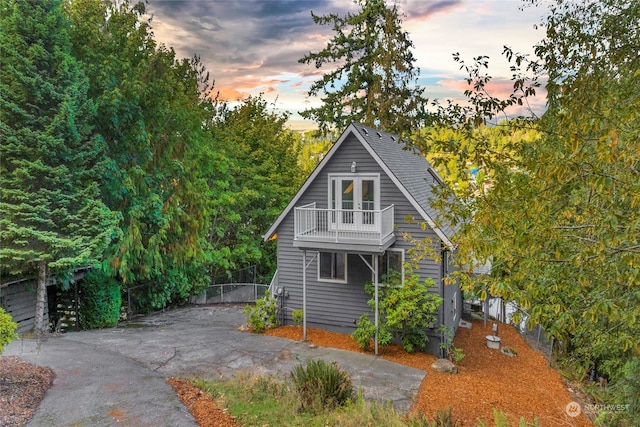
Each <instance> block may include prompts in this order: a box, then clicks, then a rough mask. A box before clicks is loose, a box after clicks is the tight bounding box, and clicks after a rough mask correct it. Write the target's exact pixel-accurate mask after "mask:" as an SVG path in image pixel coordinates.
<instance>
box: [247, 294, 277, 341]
mask: <svg viewBox="0 0 640 427" xmlns="http://www.w3.org/2000/svg"><path fill="white" fill-rule="evenodd" d="M242 312H243V313H244V314H248V315H249V317H248V318H247V325H249V326H250V327H251V329H252V330H253V332H256V333H259V334H260V333H262V332H264V331H265V330H266V329H268V328H273V327H275V326H278V317H277V316H276V299H275V298H272V297H270V296H265V297H262V298H260V299H258V300H257V301H256V303H255V305H253V306H251V305H248V306H246V307H245V308H244V310H242Z"/></svg>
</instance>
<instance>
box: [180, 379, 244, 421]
mask: <svg viewBox="0 0 640 427" xmlns="http://www.w3.org/2000/svg"><path fill="white" fill-rule="evenodd" d="M167 382H168V383H169V384H171V387H173V390H174V391H175V392H176V394H177V395H178V397H179V398H180V400H182V403H184V405H185V406H186V407H187V408H188V409H189V412H191V415H193V418H195V419H196V422H197V423H198V425H199V426H200V427H242V426H241V425H240V424H238V423H237V422H236V419H235V418H234V417H233V416H231V415H229V414H227V413H226V412H224V411H223V410H222V409H220V408H219V407H218V404H217V403H216V401H215V400H214V399H213V397H212V396H211V395H210V394H209V393H206V392H204V391H202V390H200V389H199V388H198V387H196V386H195V385H193V384H191V383H190V382H188V381H185V380H181V379H179V378H169V379H167Z"/></svg>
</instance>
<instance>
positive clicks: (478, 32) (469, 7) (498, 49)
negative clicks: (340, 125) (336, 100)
mask: <svg viewBox="0 0 640 427" xmlns="http://www.w3.org/2000/svg"><path fill="white" fill-rule="evenodd" d="M387 3H388V4H393V3H392V1H390V0H387ZM396 4H398V6H399V9H400V12H401V14H402V16H403V18H402V19H403V29H404V30H405V31H407V32H408V33H409V35H410V38H411V40H412V41H413V43H414V45H415V51H414V55H415V57H416V63H415V65H416V66H417V67H419V68H420V78H419V80H418V84H420V85H421V86H423V87H425V89H426V90H425V93H426V96H428V97H429V98H431V99H432V98H440V99H446V98H452V99H462V98H463V96H462V93H463V91H464V90H465V88H466V82H465V81H464V77H465V74H464V72H463V71H461V70H460V69H459V64H457V63H455V62H454V61H453V59H452V54H453V53H454V52H459V53H460V54H461V57H462V58H463V59H465V61H467V62H471V61H472V59H473V57H474V56H478V55H488V56H489V57H490V64H491V67H490V74H491V75H492V76H494V85H493V86H492V88H491V89H492V91H493V92H494V93H495V94H499V93H500V92H501V91H505V90H507V89H508V88H509V87H510V86H511V82H510V78H511V72H510V71H509V65H508V63H507V62H506V60H504V59H503V57H502V55H501V53H502V50H503V46H504V45H507V46H509V47H511V48H513V49H514V50H515V51H519V52H523V53H530V54H533V46H534V45H535V44H536V43H537V42H538V41H540V40H541V39H542V38H543V37H544V33H543V31H542V30H540V29H538V30H536V29H535V28H534V26H535V24H538V23H539V22H540V19H541V17H542V16H543V15H544V12H545V11H544V9H542V8H539V7H527V8H525V9H523V10H521V9H522V8H521V6H522V5H523V3H522V2H521V1H519V0H397V1H396ZM357 10H358V7H357V6H356V5H354V4H353V2H351V1H350V0H149V4H148V6H147V12H148V13H149V14H150V15H152V16H153V20H152V23H151V25H152V29H153V32H154V34H155V38H156V40H157V41H158V42H160V43H164V44H165V45H167V46H171V47H173V48H174V49H175V51H176V53H177V54H178V56H179V57H181V58H182V57H187V58H189V57H192V56H193V55H194V54H197V55H199V56H200V58H201V59H202V62H203V63H204V65H205V66H206V68H207V70H208V71H209V73H210V75H211V78H212V79H214V80H215V88H216V90H217V91H219V92H220V95H221V98H223V99H226V100H229V101H236V100H238V99H243V98H245V97H246V96H248V95H258V94H260V93H263V94H264V98H265V99H266V100H267V101H269V102H272V103H275V108H276V109H278V110H280V111H288V112H289V113H291V118H290V121H289V123H290V126H291V128H293V129H310V128H314V127H315V124H314V123H313V122H311V121H307V120H303V119H302V118H301V117H300V116H299V115H298V114H297V112H298V111H301V110H304V109H306V108H308V107H309V106H315V105H318V103H319V99H317V98H309V97H308V96H307V91H308V89H309V86H310V84H311V83H312V82H313V81H315V80H317V79H318V78H319V76H321V75H322V74H323V73H324V72H326V71H327V70H325V69H324V68H321V69H319V70H317V69H315V67H314V66H313V65H304V64H300V63H298V60H299V59H300V58H302V57H303V56H304V55H305V54H307V53H308V52H318V51H319V50H321V49H322V48H324V46H325V45H326V43H327V41H328V40H329V39H330V38H331V37H332V35H333V33H332V31H331V28H330V27H329V26H319V25H316V24H314V23H313V21H312V19H311V11H313V12H314V13H316V14H321V15H325V14H328V13H337V14H338V15H344V14H345V13H346V12H349V11H352V12H356V11H357ZM537 98H538V99H537V100H536V101H535V102H534V103H533V104H532V107H533V108H534V110H536V111H537V112H541V111H542V110H543V109H544V96H538V97H537Z"/></svg>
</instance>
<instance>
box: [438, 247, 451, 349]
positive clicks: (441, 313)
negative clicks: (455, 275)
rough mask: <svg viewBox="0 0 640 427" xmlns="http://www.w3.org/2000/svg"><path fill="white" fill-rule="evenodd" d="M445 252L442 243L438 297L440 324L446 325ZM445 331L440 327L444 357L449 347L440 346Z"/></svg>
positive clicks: (441, 339) (443, 340)
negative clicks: (439, 300) (440, 301)
mask: <svg viewBox="0 0 640 427" xmlns="http://www.w3.org/2000/svg"><path fill="white" fill-rule="evenodd" d="M446 254H447V249H446V248H445V247H444V245H441V246H440V259H441V261H440V270H441V271H440V298H442V304H441V306H440V325H442V326H446V325H445V324H444V307H445V299H444V278H445V274H446V273H447V267H446V265H445V264H446V259H447V257H446ZM444 334H445V331H444V328H442V327H441V328H440V358H441V359H444V358H445V357H446V356H447V354H446V353H447V351H448V350H449V349H445V348H444V347H443V346H442V343H444V342H445V335H444Z"/></svg>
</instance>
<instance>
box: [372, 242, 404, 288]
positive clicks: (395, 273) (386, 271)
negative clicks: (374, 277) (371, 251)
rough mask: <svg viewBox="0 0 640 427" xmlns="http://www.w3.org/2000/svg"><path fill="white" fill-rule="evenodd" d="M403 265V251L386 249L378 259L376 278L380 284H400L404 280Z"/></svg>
mask: <svg viewBox="0 0 640 427" xmlns="http://www.w3.org/2000/svg"><path fill="white" fill-rule="evenodd" d="M403 264H404V250H403V249H387V251H386V252H385V253H384V254H383V255H382V256H380V257H378V277H379V278H380V282H381V283H389V282H391V283H393V282H395V283H394V284H402V281H403V279H404V270H403V267H402V265H403Z"/></svg>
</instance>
